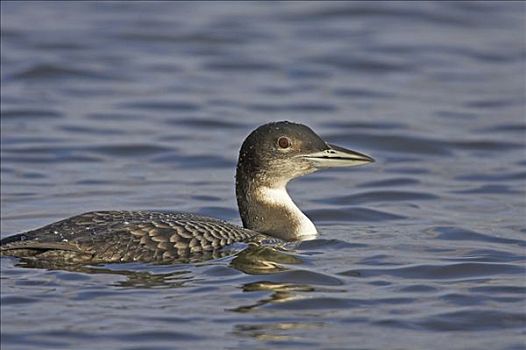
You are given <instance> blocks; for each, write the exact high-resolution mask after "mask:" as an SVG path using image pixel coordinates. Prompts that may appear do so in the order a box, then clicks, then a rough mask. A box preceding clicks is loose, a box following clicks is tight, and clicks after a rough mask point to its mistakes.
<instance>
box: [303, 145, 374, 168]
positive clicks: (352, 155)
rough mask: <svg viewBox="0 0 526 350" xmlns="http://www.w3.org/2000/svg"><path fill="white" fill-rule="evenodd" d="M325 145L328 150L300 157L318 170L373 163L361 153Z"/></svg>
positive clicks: (371, 159) (372, 160)
mask: <svg viewBox="0 0 526 350" xmlns="http://www.w3.org/2000/svg"><path fill="white" fill-rule="evenodd" d="M327 145H328V146H329V148H328V149H326V150H323V151H321V152H314V153H310V154H304V155H301V157H302V158H303V159H306V160H308V161H310V162H311V163H312V165H313V166H315V167H316V168H318V169H323V168H334V167H350V166H355V165H362V164H367V163H372V162H374V159H373V158H371V157H369V156H368V155H365V154H363V153H359V152H356V151H351V150H350V149H346V148H343V147H340V146H336V145H331V144H327Z"/></svg>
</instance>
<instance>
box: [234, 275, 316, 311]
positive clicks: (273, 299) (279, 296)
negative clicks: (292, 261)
mask: <svg viewBox="0 0 526 350" xmlns="http://www.w3.org/2000/svg"><path fill="white" fill-rule="evenodd" d="M243 291H244V292H259V291H264V292H272V294H271V295H270V297H268V298H264V299H260V300H258V301H257V302H256V303H253V304H251V305H244V306H239V307H236V308H235V309H233V310H232V311H235V312H249V311H252V310H253V309H256V308H258V307H260V306H262V305H266V304H272V303H279V302H284V301H289V300H293V299H299V297H298V295H297V293H295V292H313V291H314V287H311V286H309V285H299V284H287V283H275V282H266V281H262V282H255V283H248V284H245V285H244V286H243Z"/></svg>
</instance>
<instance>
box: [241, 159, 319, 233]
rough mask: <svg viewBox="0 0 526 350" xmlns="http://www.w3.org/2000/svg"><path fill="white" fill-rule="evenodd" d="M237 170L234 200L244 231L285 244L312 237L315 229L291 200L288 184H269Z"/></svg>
mask: <svg viewBox="0 0 526 350" xmlns="http://www.w3.org/2000/svg"><path fill="white" fill-rule="evenodd" d="M263 179H264V176H251V177H249V176H246V174H245V173H244V172H243V171H242V170H241V169H239V168H238V171H237V174H236V197H237V204H238V207H239V213H240V215H241V220H242V221H243V226H244V227H245V228H248V229H251V230H254V231H257V232H261V233H265V234H267V235H269V236H272V237H276V238H280V239H283V240H287V241H294V240H300V239H307V238H313V237H315V236H316V235H317V231H316V227H315V226H314V224H313V223H312V221H310V220H309V218H308V217H307V216H306V215H305V214H304V213H303V212H302V211H301V210H300V209H299V208H298V207H297V206H296V204H295V203H294V201H293V200H292V198H290V196H289V194H288V192H287V189H286V185H287V182H288V181H286V182H280V183H269V181H264V180H263Z"/></svg>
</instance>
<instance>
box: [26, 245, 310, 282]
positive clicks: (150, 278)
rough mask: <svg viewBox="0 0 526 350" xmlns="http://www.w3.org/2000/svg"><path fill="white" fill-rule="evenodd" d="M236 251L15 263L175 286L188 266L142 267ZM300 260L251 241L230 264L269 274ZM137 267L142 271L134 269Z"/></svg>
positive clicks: (190, 261)
mask: <svg viewBox="0 0 526 350" xmlns="http://www.w3.org/2000/svg"><path fill="white" fill-rule="evenodd" d="M234 253H236V250H235V248H232V249H227V250H223V251H218V252H212V253H210V254H202V255H199V256H193V257H192V258H191V259H179V260H175V261H173V262H171V263H169V264H168V263H166V264H153V263H152V264H142V263H141V264H133V263H132V264H106V265H82V264H68V263H61V262H57V261H47V260H37V259H31V258H21V259H20V261H19V262H18V263H17V264H16V266H19V267H24V268H37V269H46V270H60V271H68V272H78V273H88V274H110V275H120V276H123V277H126V279H125V280H124V281H117V282H115V284H114V286H117V287H133V288H178V287H184V286H185V285H186V283H187V282H188V281H191V280H192V279H193V276H192V272H191V271H189V270H177V271H170V272H168V273H159V272H157V271H156V272H152V271H143V269H144V267H145V266H146V267H149V268H150V267H151V270H155V269H156V268H157V269H158V268H160V267H162V268H164V267H166V268H170V266H173V267H174V268H179V267H181V266H184V265H183V264H199V263H203V262H206V261H209V260H214V259H219V258H224V257H227V256H230V255H233V254H234ZM302 262H303V261H302V260H301V259H300V258H299V257H297V256H295V255H292V253H290V252H286V250H284V248H282V247H279V246H277V247H271V246H266V245H258V244H255V243H254V244H250V245H248V247H247V248H246V249H244V250H242V251H240V252H238V253H237V254H236V256H235V258H234V259H233V260H232V261H231V263H230V267H232V268H234V269H236V270H238V271H241V272H244V273H247V274H251V275H259V274H271V273H276V272H281V271H285V270H287V268H286V267H285V266H284V264H285V265H286V264H301V263H302ZM136 268H140V269H141V271H136V270H135V269H136Z"/></svg>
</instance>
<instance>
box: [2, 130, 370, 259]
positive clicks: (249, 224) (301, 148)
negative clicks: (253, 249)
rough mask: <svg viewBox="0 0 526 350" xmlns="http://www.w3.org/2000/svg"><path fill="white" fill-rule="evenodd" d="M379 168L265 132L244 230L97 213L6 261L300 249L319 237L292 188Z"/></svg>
mask: <svg viewBox="0 0 526 350" xmlns="http://www.w3.org/2000/svg"><path fill="white" fill-rule="evenodd" d="M371 162H374V159H373V158H371V157H370V156H368V155H366V154H363V153H359V152H356V151H352V150H350V149H345V148H343V147H339V146H336V145H333V144H329V143H327V142H325V141H324V140H323V139H322V138H321V137H320V136H318V135H317V134H316V133H315V132H314V131H313V130H312V129H311V128H309V127H308V126H306V125H303V124H299V123H293V122H289V121H279V122H271V123H267V124H264V125H261V126H259V127H258V128H256V129H255V130H254V131H252V132H251V133H250V134H249V135H248V136H247V137H246V139H245V140H244V142H243V144H242V146H241V149H240V151H239V158H238V162H237V168H236V176H235V187H236V199H237V204H238V209H239V214H240V216H241V221H242V224H243V226H242V227H241V226H238V225H234V224H231V223H228V222H226V221H223V220H220V219H216V218H211V217H206V216H200V215H195V214H190V213H180V212H172V211H146V210H145V211H125V210H111V211H91V212H87V213H84V214H80V215H77V216H73V217H70V218H67V219H64V220H61V221H58V222H54V223H51V224H49V225H47V226H44V227H41V228H37V229H34V230H30V231H26V232H23V233H19V234H15V235H12V236H8V237H6V238H4V239H2V240H0V255H2V256H15V257H19V258H24V259H36V260H39V261H50V262H58V263H65V264H97V263H126V262H145V263H149V262H154V263H155V262H158V263H169V262H175V261H180V260H185V259H191V258H193V257H202V256H212V257H215V256H218V255H217V254H218V253H220V252H221V251H223V250H224V249H225V247H228V246H229V245H232V244H233V243H236V242H248V243H254V242H262V241H264V240H277V241H281V242H287V241H301V240H305V239H311V238H314V237H316V236H317V235H318V231H317V229H316V227H315V226H314V224H313V223H312V221H311V220H310V219H309V218H308V217H307V216H306V215H305V214H304V213H303V212H302V211H301V210H300V209H299V208H298V207H297V206H296V204H295V203H294V201H293V200H292V199H291V197H290V196H289V194H288V192H287V188H286V186H287V184H288V183H289V181H290V180H292V179H295V178H298V177H300V176H303V175H307V174H310V173H313V172H315V171H318V170H322V169H326V168H334V167H351V166H356V165H362V164H367V163H371Z"/></svg>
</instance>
